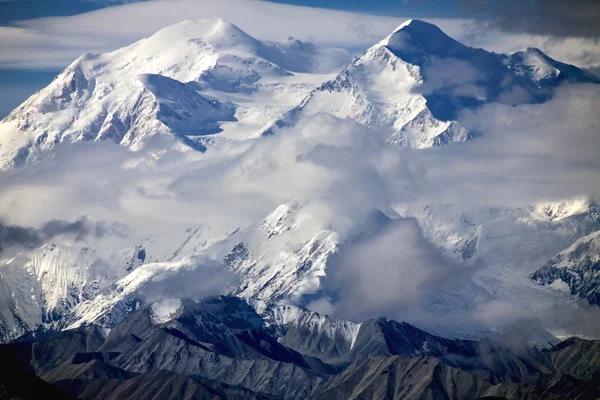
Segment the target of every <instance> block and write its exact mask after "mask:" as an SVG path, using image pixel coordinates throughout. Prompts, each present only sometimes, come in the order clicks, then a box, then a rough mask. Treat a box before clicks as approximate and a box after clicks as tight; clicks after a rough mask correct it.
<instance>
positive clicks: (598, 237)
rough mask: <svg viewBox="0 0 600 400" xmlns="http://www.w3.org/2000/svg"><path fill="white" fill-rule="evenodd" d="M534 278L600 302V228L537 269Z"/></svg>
mask: <svg viewBox="0 0 600 400" xmlns="http://www.w3.org/2000/svg"><path fill="white" fill-rule="evenodd" d="M532 279H533V280H534V281H535V282H537V283H539V284H540V285H547V286H550V287H551V288H552V289H555V290H557V291H561V292H565V293H569V294H572V295H575V296H579V297H581V298H584V299H586V300H587V301H589V302H590V303H591V304H595V305H600V231H596V232H594V233H591V234H589V235H587V236H584V237H582V238H581V239H579V240H577V241H576V242H575V243H573V244H572V245H571V246H569V247H568V248H566V249H565V250H563V251H561V252H560V253H559V254H557V255H556V257H554V258H552V259H551V260H550V261H548V262H547V263H546V264H545V265H544V266H543V267H542V268H540V269H539V270H537V271H536V272H535V273H534V274H533V275H532Z"/></svg>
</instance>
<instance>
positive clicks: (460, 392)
mask: <svg viewBox="0 0 600 400" xmlns="http://www.w3.org/2000/svg"><path fill="white" fill-rule="evenodd" d="M164 308H165V305H164V304H159V305H157V304H150V305H148V306H145V307H143V308H142V309H140V310H138V311H136V312H134V313H132V314H130V315H128V316H127V317H126V318H125V319H124V320H123V321H122V322H120V323H119V324H117V325H116V326H114V327H113V329H111V330H110V332H108V334H106V335H105V333H106V331H102V330H99V329H97V328H96V327H85V328H84V327H80V328H77V329H73V330H67V331H62V332H57V333H55V334H48V335H46V336H45V337H39V338H38V339H37V341H35V342H28V341H22V342H18V343H12V344H9V345H2V346H0V351H2V352H3V354H4V353H6V354H7V355H9V356H10V357H12V359H14V360H15V363H17V364H18V365H19V366H20V368H22V369H23V370H26V369H29V370H32V371H34V372H35V373H37V374H38V375H40V376H41V377H42V378H43V379H45V380H47V381H48V382H50V383H54V384H55V385H56V386H57V387H58V388H60V389H62V390H64V391H66V392H68V393H71V394H73V395H76V396H78V397H79V398H90V399H99V398H148V399H151V398H152V399H163V398H167V399H169V398H181V397H183V398H188V397H189V398H211V399H212V398H216V399H218V398H239V399H247V398H248V399H263V398H285V399H288V398H289V399H300V398H319V399H321V398H340V399H346V398H365V399H366V398H381V399H383V398H386V399H387V398H457V399H459V398H477V397H479V396H501V397H506V398H529V399H538V398H539V399H542V398H586V397H585V396H586V395H593V394H595V393H598V385H597V379H596V376H597V373H598V372H600V365H599V364H598V355H597V350H598V343H597V342H596V341H581V340H580V339H575V338H574V339H569V340H567V341H565V342H563V343H560V344H559V345H557V346H555V347H553V348H552V349H550V350H544V351H541V350H538V349H536V348H532V347H528V346H527V345H524V344H523V345H519V346H516V347H515V346H514V343H513V344H512V345H509V346H504V345H502V343H501V342H493V341H490V340H482V341H468V340H453V339H445V338H441V337H438V336H435V335H432V334H430V333H428V332H425V331H422V330H420V329H418V328H416V327H414V326H411V325H410V324H407V323H399V322H396V321H393V320H389V319H385V318H378V319H375V320H370V321H365V322H363V323H362V324H360V328H359V330H358V332H357V337H356V339H353V342H352V344H351V345H350V346H349V347H347V348H345V349H341V348H339V350H340V356H341V357H339V360H351V361H353V362H351V363H349V362H347V361H346V362H342V363H341V364H338V365H337V366H332V365H328V364H326V363H324V362H323V361H322V360H320V359H319V358H316V357H311V356H308V355H305V354H302V353H300V352H298V351H296V350H293V349H291V348H289V347H286V346H284V345H283V344H281V342H282V341H283V340H285V335H287V332H285V331H284V330H282V328H283V327H282V326H278V325H276V323H277V322H276V320H279V321H281V320H282V319H281V318H279V319H274V318H273V316H276V315H281V313H290V316H291V315H292V314H294V315H297V316H298V318H295V323H297V324H298V325H299V328H302V329H306V330H310V329H313V328H314V327H315V326H316V325H315V321H323V323H321V324H320V325H321V327H320V328H318V329H320V330H321V331H322V332H327V331H329V332H334V331H337V332H338V334H341V335H343V332H344V331H345V328H344V327H343V326H341V325H340V324H339V323H337V322H336V321H333V320H331V321H327V318H319V316H318V315H315V314H314V313H311V312H310V311H307V310H300V309H298V310H295V313H291V311H294V310H279V311H277V310H275V309H274V310H272V311H270V312H268V311H267V309H268V308H270V306H269V305H266V304H264V303H262V304H261V305H260V307H257V309H256V310H255V309H254V308H253V307H252V306H251V305H250V304H248V303H247V302H245V301H244V300H241V299H238V298H234V297H223V296H219V297H213V298H207V299H203V300H201V301H199V302H194V301H190V300H188V299H182V300H181V302H180V304H179V306H178V310H179V311H178V312H177V313H168V316H167V314H161V312H160V310H164ZM257 311H258V312H257ZM160 315H162V316H164V318H161V319H157V317H159V316H160ZM261 315H263V316H265V317H264V319H263V317H261ZM283 320H285V318H283ZM285 325H286V326H285V328H287V329H289V328H290V326H289V324H285ZM340 328H341V330H338V329H340ZM282 335H283V336H282ZM324 343H326V342H324ZM308 348H310V349H313V350H315V347H308ZM328 348H329V347H327V346H325V347H324V348H323V351H322V352H321V353H320V354H321V355H322V356H323V357H330V353H329V352H328V351H327V349H328ZM315 354H319V352H318V351H315Z"/></svg>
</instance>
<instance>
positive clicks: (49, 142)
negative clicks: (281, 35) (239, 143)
mask: <svg viewBox="0 0 600 400" xmlns="http://www.w3.org/2000/svg"><path fill="white" fill-rule="evenodd" d="M349 60H350V54H349V53H348V52H346V51H344V50H340V49H330V48H321V47H316V46H314V45H312V44H310V43H302V42H300V41H298V40H295V39H293V38H289V39H288V40H286V41H284V42H265V41H260V40H257V39H255V38H253V37H251V36H249V35H248V34H246V33H245V32H243V31H242V30H240V29H239V28H237V27H236V26H234V25H232V24H230V23H228V22H226V21H223V20H221V19H210V20H205V21H185V22H182V23H179V24H176V25H173V26H170V27H168V28H165V29H163V30H161V31H159V32H158V33H156V34H155V35H153V36H152V37H149V38H147V39H143V40H140V41H139V42H137V43H134V44H133V45H131V46H128V47H125V48H122V49H120V50H117V51H114V52H111V53H107V54H95V55H93V54H86V55H83V56H81V57H80V58H78V59H77V60H76V61H74V62H73V63H72V64H71V65H70V66H69V67H67V68H66V69H65V70H64V71H63V72H62V73H61V74H59V75H58V76H57V77H56V79H55V80H54V81H53V82H52V83H51V84H50V85H49V86H48V87H46V88H44V89H42V90H40V91H39V92H37V93H36V94H34V95H32V96H31V97H30V98H29V99H27V100H26V101H25V102H24V103H23V104H22V105H21V106H19V107H18V108H17V109H16V110H14V111H13V112H12V113H11V114H10V115H8V116H7V117H6V118H5V119H4V120H3V121H2V123H1V124H0V144H1V147H0V168H2V169H7V168H11V167H15V166H20V165H23V164H25V163H26V162H27V161H28V160H29V161H31V160H34V159H35V157H36V156H37V155H39V153H40V152H43V151H44V150H47V149H50V148H52V147H53V146H54V145H56V144H57V143H59V142H63V141H70V142H74V141H99V140H110V141H113V142H115V143H119V144H122V145H124V146H128V147H130V148H132V149H137V148H140V147H141V146H143V145H144V143H145V142H146V141H147V140H148V139H149V138H150V137H152V136H154V135H157V134H167V135H170V136H174V137H175V138H176V139H178V140H177V141H176V144H177V145H176V147H177V148H182V149H189V148H192V149H195V150H200V151H202V150H204V149H205V146H204V144H203V143H204V142H203V140H204V139H203V138H204V137H205V136H206V135H209V134H214V133H217V132H221V131H223V130H225V131H226V133H227V135H225V136H228V137H230V136H232V135H233V137H234V138H237V139H244V138H247V137H248V136H249V134H248V132H246V131H248V127H254V128H253V130H254V131H256V129H258V127H259V126H261V125H262V124H265V123H266V122H267V121H268V120H269V119H272V118H274V117H276V116H277V115H278V114H280V113H282V112H283V111H285V110H286V109H289V108H291V107H293V106H294V105H296V104H297V102H298V101H299V100H300V99H301V98H302V97H303V96H305V95H306V94H307V93H308V92H309V91H310V90H311V89H312V88H314V87H315V86H316V85H318V84H319V83H320V82H322V81H323V80H325V79H326V78H327V76H329V75H327V74H330V73H332V72H337V71H339V69H341V68H342V67H343V66H344V65H345V64H346V63H347V62H348V61H349ZM322 74H325V75H322ZM253 96H256V97H260V102H259V101H256V100H254V97H253ZM230 99H235V104H234V103H232V102H231V101H230ZM238 122H239V123H240V124H239V125H240V126H239V129H237V125H238ZM224 125H226V126H227V128H225V127H224ZM250 131H251V132H252V129H250ZM244 132H245V133H244ZM240 135H241V136H240Z"/></svg>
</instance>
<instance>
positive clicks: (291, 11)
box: [0, 0, 600, 69]
mask: <svg viewBox="0 0 600 400" xmlns="http://www.w3.org/2000/svg"><path fill="white" fill-rule="evenodd" d="M211 17H221V18H224V19H226V20H228V21H230V22H232V23H233V24H236V25H238V26H239V27H240V28H241V29H243V30H244V31H246V32H247V33H249V34H250V35H252V36H254V37H256V38H258V39H262V40H284V39H285V38H286V37H288V36H290V35H291V36H294V37H296V38H298V39H300V40H303V41H312V42H315V43H317V44H320V45H329V46H338V47H344V48H350V49H352V50H353V51H362V50H364V49H366V48H367V47H369V46H372V45H373V44H375V43H376V42H377V41H378V40H380V39H383V38H384V37H385V36H387V35H388V34H389V33H391V32H392V31H393V30H394V29H395V28H396V27H397V26H398V25H400V24H401V23H403V22H404V21H406V20H407V19H409V18H411V16H410V15H407V16H397V17H388V16H382V15H372V14H364V13H356V12H347V11H340V10H331V9H321V8H314V7H302V6H295V5H287V4H277V3H271V2H262V1H253V0H222V1H210V2H202V3H201V4H200V3H198V2H197V1H192V0H157V1H148V2H138V3H132V4H125V5H119V6H113V7H108V8H103V9H100V10H96V11H92V12H88V13H84V14H78V15H73V16H67V17H49V18H39V19H33V20H25V21H17V22H15V24H14V25H12V26H3V27H0V49H1V50H0V51H1V53H2V57H0V68H52V69H57V68H64V67H65V66H67V65H68V64H70V63H71V62H72V61H73V60H74V59H76V58H77V57H79V56H80V55H81V54H84V53H88V52H91V53H101V52H107V51H112V50H115V49H118V48H120V47H123V46H127V45H129V44H131V43H133V42H135V41H137V40H140V39H142V38H144V37H148V36H150V35H152V34H154V33H156V32H157V31H158V30H160V29H162V28H164V27H166V26H169V25H172V24H175V23H178V22H181V21H183V20H187V19H205V18H211ZM426 20H427V21H429V22H432V23H434V24H437V25H438V26H439V27H440V28H441V29H442V30H444V31H445V32H446V33H447V34H448V35H450V36H452V37H454V38H455V39H457V40H459V41H465V43H467V44H469V45H473V46H478V47H484V48H486V49H490V50H494V51H516V50H521V49H523V48H525V47H528V46H536V47H540V48H541V49H542V50H544V51H546V52H547V53H548V54H549V55H550V56H553V57H555V58H557V59H559V60H561V61H566V62H570V63H576V64H577V65H580V66H583V67H594V66H598V65H600V55H599V54H600V43H599V42H598V40H597V38H596V39H594V38H587V39H585V38H577V37H565V38H564V39H557V38H556V37H555V36H552V35H546V34H536V35H532V34H529V33H525V34H521V33H519V34H516V33H509V34H504V33H502V32H501V31H499V30H498V29H496V28H495V27H490V26H489V24H486V23H484V22H482V21H481V20H477V19H469V18H426ZM106 21H110V23H106ZM307 21H310V23H307ZM573 35H575V33H573ZM573 35H570V36H573ZM567 36H569V35H567Z"/></svg>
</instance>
